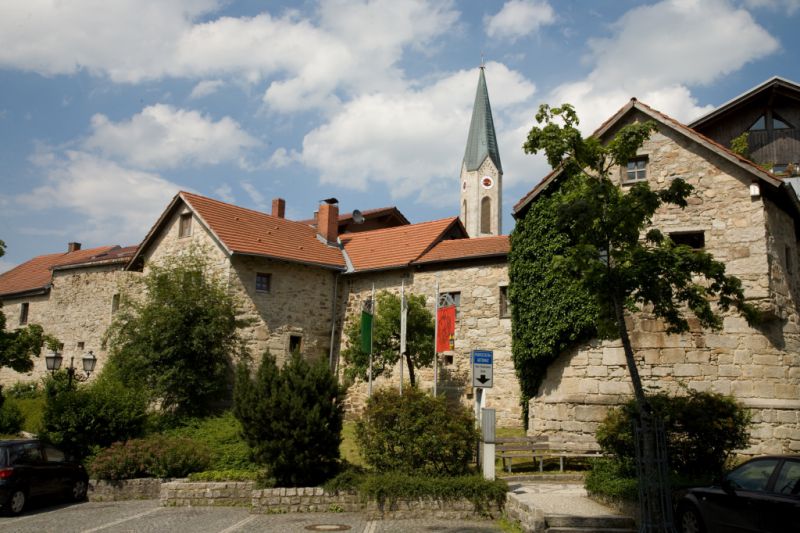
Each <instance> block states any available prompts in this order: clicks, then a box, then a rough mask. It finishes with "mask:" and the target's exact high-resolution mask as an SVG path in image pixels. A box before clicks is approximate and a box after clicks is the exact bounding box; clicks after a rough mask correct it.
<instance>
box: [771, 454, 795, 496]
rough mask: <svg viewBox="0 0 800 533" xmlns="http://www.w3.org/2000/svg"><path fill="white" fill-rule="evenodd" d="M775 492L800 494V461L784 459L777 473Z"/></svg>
mask: <svg viewBox="0 0 800 533" xmlns="http://www.w3.org/2000/svg"><path fill="white" fill-rule="evenodd" d="M775 492H779V493H781V494H800V461H786V462H784V463H783V466H782V467H781V471H780V473H778V480H777V481H776V482H775Z"/></svg>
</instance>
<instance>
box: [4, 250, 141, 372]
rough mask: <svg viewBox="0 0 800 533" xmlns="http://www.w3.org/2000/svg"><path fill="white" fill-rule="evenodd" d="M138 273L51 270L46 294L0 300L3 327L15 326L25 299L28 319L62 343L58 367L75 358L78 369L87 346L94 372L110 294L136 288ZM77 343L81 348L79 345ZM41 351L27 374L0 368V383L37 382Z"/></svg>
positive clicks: (101, 360) (102, 357) (102, 355)
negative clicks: (27, 305) (92, 354)
mask: <svg viewBox="0 0 800 533" xmlns="http://www.w3.org/2000/svg"><path fill="white" fill-rule="evenodd" d="M138 277H139V275H138V274H137V273H133V272H123V271H122V270H121V267H120V266H119V265H115V266H98V267H87V268H76V269H69V270H56V271H55V272H54V274H53V279H52V287H51V288H50V292H49V294H47V295H43V296H34V297H30V298H18V299H13V300H4V301H3V309H2V310H3V312H4V313H5V315H6V319H7V326H8V327H9V328H16V327H18V326H19V310H20V305H21V304H22V303H23V302H28V303H29V310H28V324H40V325H41V326H42V327H43V328H44V330H45V333H48V334H50V335H54V336H55V337H57V338H58V339H59V341H60V342H62V343H63V344H64V348H63V350H62V355H63V357H64V360H63V362H62V363H61V364H62V368H66V367H68V366H69V364H70V358H72V357H74V358H75V362H74V364H75V367H76V368H78V369H81V370H82V368H83V367H82V363H81V358H82V357H83V355H84V354H85V353H86V352H88V351H89V350H91V351H92V352H94V355H95V356H96V357H97V365H96V367H95V375H96V374H97V372H99V371H100V370H102V368H103V365H104V364H105V362H106V359H107V351H106V350H105V349H103V347H102V341H103V336H104V335H105V333H106V330H107V329H108V326H110V325H111V321H112V319H113V312H112V307H111V302H112V298H113V296H114V295H115V294H127V293H130V292H131V291H136V290H137V283H136V282H137V280H138ZM81 343H82V345H83V347H82V348H81V347H80V346H81ZM45 352H46V350H42V354H41V356H40V357H38V358H34V369H33V371H32V372H31V373H28V374H20V373H17V372H14V371H12V370H11V369H9V368H2V369H0V385H11V384H14V383H16V382H18V381H38V380H39V379H40V378H42V377H43V376H44V375H45V374H46V373H47V368H46V366H45V359H44V356H45Z"/></svg>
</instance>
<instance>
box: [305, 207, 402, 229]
mask: <svg viewBox="0 0 800 533" xmlns="http://www.w3.org/2000/svg"><path fill="white" fill-rule="evenodd" d="M392 214H393V215H395V216H396V217H397V218H398V220H399V221H400V222H402V223H404V224H408V223H409V222H408V219H407V218H406V217H405V215H403V213H401V212H400V210H399V209H397V208H396V207H377V208H375V209H365V210H363V211H361V216H363V217H364V218H366V219H369V218H376V217H379V216H381V215H392ZM352 220H353V213H352V212H351V213H341V214H340V215H339V220H338V221H339V224H343V225H346V224H348V223H350V222H352ZM298 222H302V223H303V224H308V225H310V226H314V225H316V224H317V220H316V219H314V218H307V219H305V220H298Z"/></svg>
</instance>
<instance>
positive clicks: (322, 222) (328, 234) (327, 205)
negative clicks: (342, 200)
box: [317, 198, 339, 242]
mask: <svg viewBox="0 0 800 533" xmlns="http://www.w3.org/2000/svg"><path fill="white" fill-rule="evenodd" d="M331 200H335V199H334V198H331ZM317 232H318V233H319V234H320V235H321V236H322V238H323V239H325V240H326V241H328V242H336V237H338V236H339V204H338V203H337V202H335V201H323V203H322V204H321V205H320V206H319V216H318V218H317Z"/></svg>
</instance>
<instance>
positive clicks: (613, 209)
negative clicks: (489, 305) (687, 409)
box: [511, 104, 756, 508]
mask: <svg viewBox="0 0 800 533" xmlns="http://www.w3.org/2000/svg"><path fill="white" fill-rule="evenodd" d="M536 120H537V122H538V123H539V124H540V125H541V126H534V127H533V128H532V129H531V131H530V133H529V134H528V138H527V141H526V142H525V144H524V146H523V148H524V150H525V152H526V153H537V152H540V151H542V152H544V153H545V155H546V157H547V161H548V163H549V164H550V165H551V166H552V167H553V168H558V169H559V171H560V174H561V176H560V178H559V179H560V180H561V181H560V187H559V189H560V190H559V193H558V194H557V195H553V196H552V200H553V202H554V203H553V205H552V209H553V211H552V217H551V219H550V223H551V224H552V225H553V228H554V230H555V232H556V233H557V234H558V235H559V236H561V237H563V240H562V244H561V246H560V247H559V249H558V250H557V251H555V252H554V253H553V255H552V259H551V264H550V265H549V268H551V269H554V270H561V271H563V272H566V273H569V275H570V277H572V279H573V282H574V283H575V284H577V285H579V286H580V288H581V290H583V291H585V294H586V295H588V296H589V298H590V299H591V302H592V304H593V306H594V312H596V321H595V328H596V331H597V332H598V333H599V334H600V335H601V336H603V337H611V338H619V339H620V340H621V341H622V346H623V349H624V352H625V360H626V363H627V367H628V371H629V373H630V376H631V382H632V384H633V389H634V395H635V398H636V405H637V409H638V413H639V418H640V422H641V423H642V427H643V431H644V437H643V447H644V465H643V466H644V468H645V469H647V468H651V467H652V464H653V458H654V457H655V455H654V453H655V441H654V437H653V434H652V430H651V429H650V428H651V427H652V416H651V411H650V408H649V405H648V402H647V398H646V397H645V394H644V390H643V387H642V382H641V378H640V377H639V371H638V368H637V366H636V359H635V354H634V349H633V346H632V345H631V341H630V337H629V334H628V327H627V325H626V323H625V315H626V313H638V312H641V311H642V310H643V309H647V311H648V312H650V313H652V315H654V316H655V317H657V318H660V319H662V320H663V321H664V322H665V323H666V325H667V332H668V333H681V332H685V331H688V329H689V323H688V320H687V318H686V313H687V312H691V313H692V314H693V315H694V316H695V317H696V318H697V320H698V322H699V323H700V325H701V326H702V327H708V328H712V329H719V328H720V327H721V318H720V315H719V314H718V312H717V311H722V312H725V311H728V310H729V309H730V308H735V309H737V310H738V311H740V312H741V313H742V314H743V315H744V316H745V317H746V318H747V320H748V322H752V321H753V320H754V319H755V317H756V312H755V310H754V309H753V308H752V307H751V306H750V305H748V304H746V303H745V298H744V293H743V291H742V286H741V282H740V281H739V280H738V279H737V278H735V277H732V276H727V275H726V274H725V266H724V265H723V264H722V263H720V262H718V261H716V260H714V258H713V257H712V256H711V255H710V254H709V253H707V252H704V251H702V250H693V249H691V248H689V247H687V246H683V245H675V244H674V243H673V242H672V241H671V240H670V239H669V237H668V236H665V235H663V234H662V233H661V232H660V231H659V230H658V229H655V228H651V227H650V226H651V222H652V219H653V215H654V214H655V212H656V210H657V209H658V208H659V207H661V206H662V205H665V204H673V205H676V206H678V207H680V208H684V207H685V206H686V205H687V202H686V198H687V197H688V196H689V195H690V194H691V192H692V190H693V188H692V186H691V185H689V184H687V183H686V182H685V181H684V180H682V179H679V178H676V179H674V180H672V181H671V182H670V185H669V187H668V188H666V189H662V190H658V191H652V190H651V189H650V187H649V185H648V184H647V182H640V183H636V184H635V185H633V186H631V187H630V188H629V189H628V190H627V191H623V190H622V189H621V188H620V187H618V186H617V185H616V184H615V183H614V182H613V181H612V180H611V179H610V177H609V176H610V172H611V169H612V168H613V167H615V166H618V165H626V164H627V162H628V161H630V160H631V159H633V158H634V157H635V155H636V152H637V150H638V149H639V148H640V147H641V146H642V144H643V143H644V141H645V140H647V139H648V138H649V136H650V134H651V133H652V132H653V131H654V130H655V129H656V126H655V124H654V123H652V122H644V123H642V122H636V123H632V124H629V125H627V126H624V127H622V128H621V129H620V130H619V132H618V133H617V134H616V135H615V136H614V137H613V138H612V139H611V140H610V141H608V142H607V143H603V142H601V140H600V139H598V138H595V137H590V138H587V139H584V138H583V137H582V135H581V133H580V131H579V130H578V128H577V126H578V117H577V114H576V113H575V111H574V109H573V108H572V106H570V105H568V104H565V105H563V106H562V107H557V108H550V107H549V106H547V105H543V106H541V107H540V108H539V112H538V113H537V115H536ZM515 233H516V230H515ZM519 240H524V236H515V238H514V239H513V240H512V250H513V246H514V245H515V244H516V243H517V242H518V241H519ZM516 259H517V260H518V259H519V258H516ZM512 260H514V259H513V258H512ZM520 270H524V265H521V264H519V262H518V264H517V266H516V272H517V273H518V272H519V271H520ZM513 272H514V270H512V273H513ZM516 282H517V278H515V277H512V279H511V283H512V293H511V296H512V303H513V305H514V309H515V311H516V309H517V308H518V307H519V306H532V305H534V304H535V302H530V301H520V299H519V293H516V294H515V290H514V289H513V285H514V284H515V283H516ZM520 292H521V291H520ZM515 296H516V299H515ZM711 300H714V302H715V303H716V310H715V308H714V307H712V305H711ZM519 327H520V324H516V325H515V328H519ZM655 477H657V475H656V473H655V472H653V471H648V470H645V471H644V476H643V478H645V479H654V478H655ZM645 494H646V496H645V502H642V505H643V506H644V507H645V508H649V507H648V505H650V504H653V502H655V501H656V498H657V497H658V495H655V494H652V493H647V492H645Z"/></svg>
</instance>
